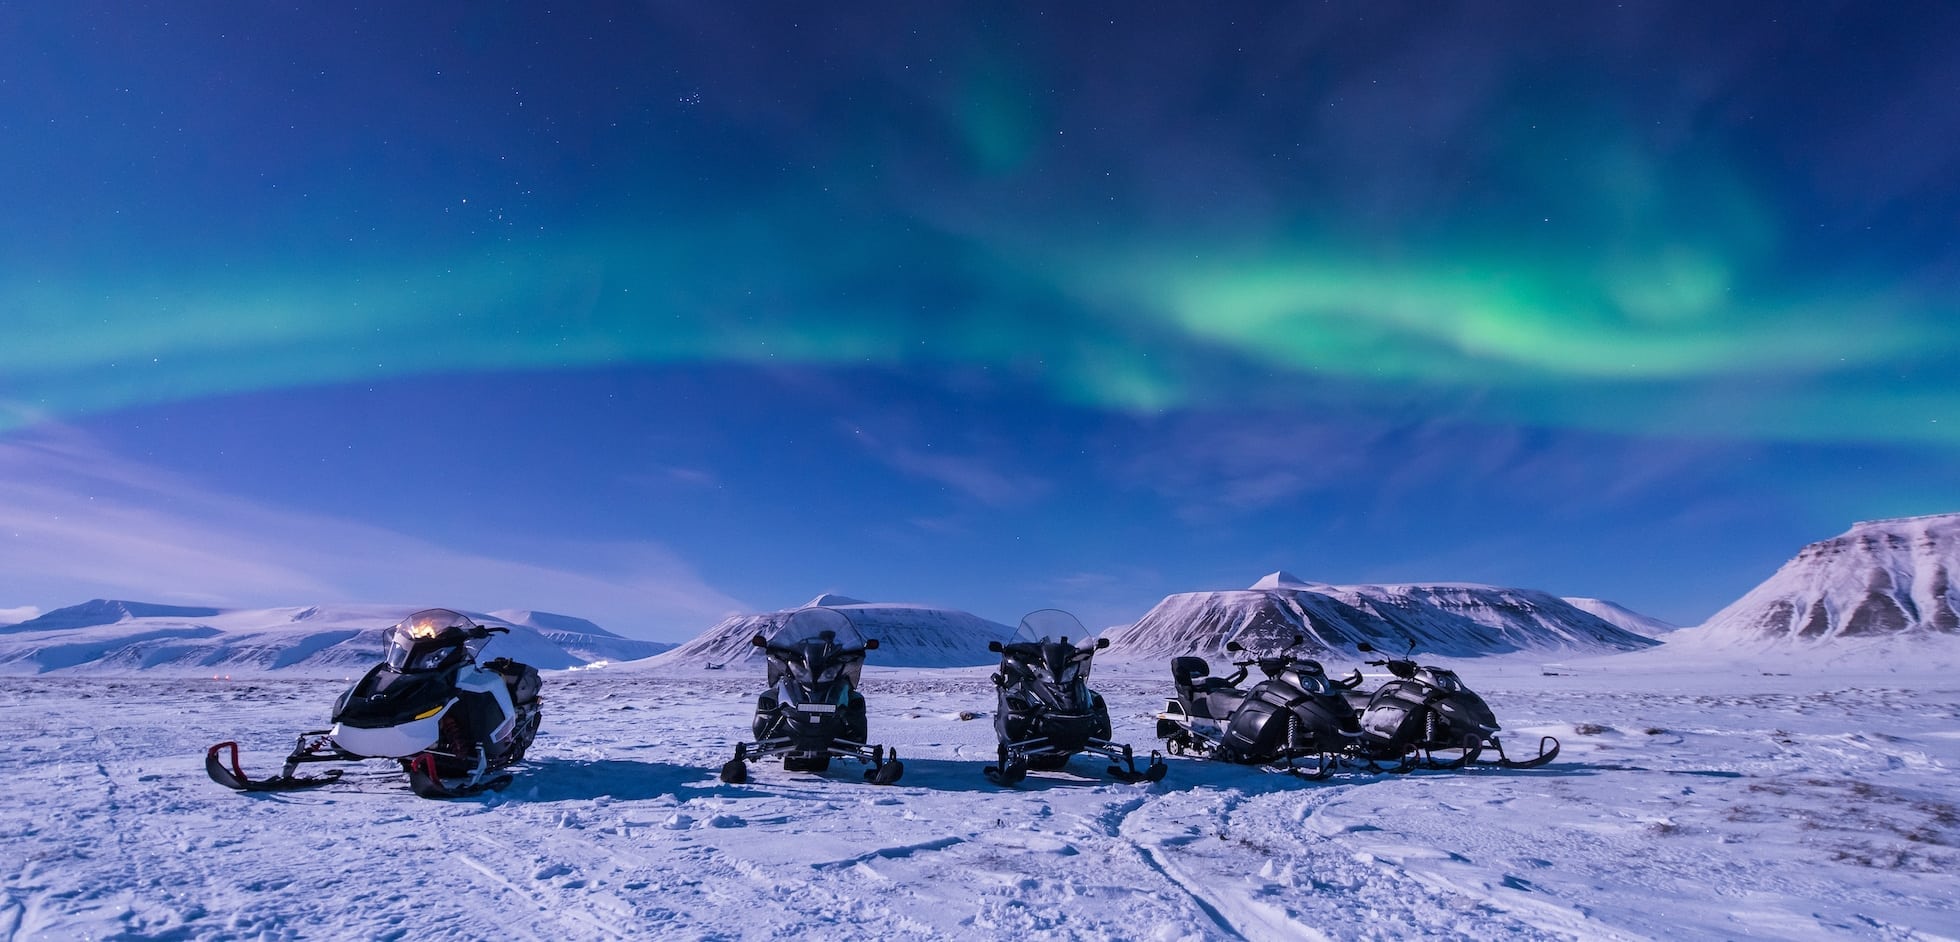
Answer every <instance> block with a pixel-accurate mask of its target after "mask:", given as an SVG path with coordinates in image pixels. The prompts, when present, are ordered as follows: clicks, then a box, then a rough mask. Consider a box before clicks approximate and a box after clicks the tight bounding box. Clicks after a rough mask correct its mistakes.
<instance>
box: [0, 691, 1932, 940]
mask: <svg viewBox="0 0 1960 942" xmlns="http://www.w3.org/2000/svg"><path fill="white" fill-rule="evenodd" d="M1660 653H1661V652H1651V653H1641V654H1632V655H1618V656H1613V657H1606V658H1595V659H1590V660H1583V661H1572V662H1566V663H1556V662H1553V661H1551V660H1549V659H1548V658H1547V657H1545V656H1543V655H1539V656H1536V657H1529V656H1514V657H1509V658H1484V659H1478V660H1474V661H1461V662H1457V664H1456V666H1457V667H1458V669H1459V670H1460V671H1461V673H1462V674H1463V677H1464V679H1465V681H1466V682H1468V683H1469V684H1470V685H1471V686H1473V687H1475V688H1477V689H1478V690H1479V691H1480V692H1482V693H1483V694H1484V695H1485V697H1486V698H1487V699H1488V700H1489V701H1490V703H1491V705H1492V707H1493V708H1494V709H1495V710H1496V712H1497V715H1498V717H1499V719H1500V721H1502V722H1503V724H1504V726H1505V727H1506V730H1507V734H1508V738H1509V741H1510V742H1511V743H1513V744H1514V746H1513V748H1519V747H1525V746H1526V745H1527V744H1529V743H1534V742H1535V741H1536V738H1537V737H1538V736H1539V735H1544V734H1550V735H1556V736H1558V737H1559V738H1560V739H1561V740H1562V741H1563V742H1564V751H1563V752H1562V754H1561V755H1560V756H1559V758H1558V759H1557V760H1556V761H1555V762H1553V763H1552V764H1550V765H1549V766H1546V767H1544V768H1540V769H1536V770H1522V771H1513V770H1495V769H1479V770H1471V771H1461V772H1429V771H1423V772H1417V773H1413V774H1408V775H1394V774H1385V773H1383V774H1367V773H1359V772H1347V773H1340V774H1337V775H1336V776H1335V777H1334V778H1333V779H1331V780H1329V781H1326V782H1318V783H1316V782H1309V781H1303V780H1300V779H1296V778H1294V777H1292V776H1289V775H1285V774H1281V773H1273V772H1266V771H1261V770H1258V769H1253V768H1245V767H1237V766H1229V765H1222V764H1213V763H1206V762H1203V761H1200V760H1195V759H1189V758H1177V757H1173V758H1171V759H1169V760H1168V761H1169V763H1170V767H1171V768H1170V775H1169V777H1168V778H1167V779H1166V780H1165V781H1164V782H1162V783H1159V784H1156V785H1124V784H1117V783H1113V782H1111V781H1109V780H1107V779H1105V778H1104V777H1102V776H1101V775H1100V774H1099V771H1100V770H1099V767H1098V766H1097V765H1096V764H1095V763H1092V762H1091V761H1090V760H1088V759H1085V758H1081V757H1078V758H1077V759H1076V760H1075V762H1074V763H1072V764H1071V766H1070V767H1069V769H1068V770H1066V771H1065V772H1062V773H1036V774H1034V775H1032V776H1030V778H1029V779H1028V780H1027V781H1026V782H1024V783H1022V785H1021V786H1020V787H1018V788H1013V789H1003V788H999V787H996V786H994V785H992V784H990V783H989V782H988V781H987V780H986V779H985V778H983V777H982V775H981V774H980V769H981V767H982V765H984V764H985V762H986V761H987V760H988V759H990V758H991V756H992V753H993V731H992V726H991V722H990V720H991V711H992V709H993V688H992V686H991V684H990V683H989V682H988V680H987V674H988V670H987V669H985V668H980V669H974V668H958V669H921V668H905V669H896V668H885V669H881V668H878V667H876V666H873V667H870V668H868V669H867V670H866V672H865V680H864V685H863V689H864V693H865V695H866V697H867V698H868V700H869V704H870V719H871V730H872V738H873V740H875V741H880V742H883V743H886V744H888V745H891V746H895V747H896V748H897V750H898V752H899V755H900V756H901V758H902V759H903V760H904V762H905V763H906V772H905V776H904V779H903V781H901V782H900V783H899V784H897V785H896V786H893V787H888V788H883V787H877V786H872V785H869V784H865V783H864V782H862V781H861V780H860V778H859V775H858V767H857V766H856V765H855V764H852V763H847V762H843V761H840V762H838V763H837V764H836V765H834V766H833V768H832V770H831V771H830V772H829V773H828V774H826V775H821V776H819V775H812V774H805V773H785V772H783V771H782V770H781V769H780V768H778V767H774V766H773V765H759V766H757V767H756V770H755V774H754V778H753V780H752V781H751V782H749V783H747V784H744V785H739V786H736V785H725V784H722V783H721V782H719V781H718V780H717V778H716V775H715V773H716V769H717V767H718V766H719V765H720V763H721V762H722V761H723V760H724V759H726V758H727V757H728V755H729V754H730V750H731V749H732V744H733V743H734V742H735V741H736V740H737V738H738V737H740V736H741V735H742V734H743V733H744V732H745V730H746V728H747V725H748V720H749V710H750V708H751V706H752V704H753V702H754V694H755V693H756V692H757V690H758V689H759V688H760V687H761V686H762V684H761V680H760V678H759V677H758V676H755V675H754V674H751V673H748V672H745V671H738V670H735V669H732V668H731V669H729V670H723V671H705V670H700V669H671V670H649V669H647V668H646V667H645V666H644V665H636V664H624V665H614V666H612V667H607V668H596V669H585V670H578V671H560V672H552V673H550V674H548V675H547V679H546V687H545V691H544V696H545V698H546V699H545V718H544V725H543V730H542V732H541V734H540V736H539V738H538V740H537V743H536V745H535V746H534V747H533V749H532V750H531V755H530V758H529V760H527V761H526V762H525V763H523V764H522V765H520V766H518V767H516V769H515V770H514V771H516V773H517V779H516V781H515V783H514V784H512V785H511V786H510V787H509V788H508V789H506V790H505V791H503V792H501V793H494V794H488V795H483V796H478V797H475V798H470V799H463V800H457V801H451V802H432V801H425V800H422V799H418V798H416V797H414V796H413V795H411V794H410V793H409V791H408V789H407V787H406V785H405V783H404V782H403V776H402V775H401V774H400V773H399V772H398V771H395V770H394V768H393V767H392V766H390V765H389V764H387V763H385V762H370V763H365V764H363V765H361V766H358V767H356V768H355V769H354V770H353V771H351V772H350V773H349V774H348V776H347V778H346V779H345V780H343V782H342V783H341V784H339V785H337V786H332V787H329V788H325V789H319V790H313V791H306V792H295V793H284V794H257V795H246V794H238V793H233V792H230V791H227V790H225V789H222V788H220V787H218V786H217V785H215V784H213V783H211V782H210V781H209V780H208V779H207V778H206V777H205V775H204V772H203V769H202V764H203V754H204V749H205V747H206V746H208V745H210V744H211V743H213V742H216V741H219V740H223V739H232V738H236V739H238V740H239V741H240V743H241V745H242V746H243V747H244V750H245V763H246V768H247V770H248V771H251V772H254V773H256V774H271V773H273V772H276V771H277V769H278V764H279V760H280V759H281V758H282V757H283V756H284V754H285V751H286V748H287V747H288V746H289V745H290V743H291V739H292V737H293V736H294V735H295V734H297V733H298V732H300V731H301V730H304V729H311V728H317V727H319V726H321V725H324V722H323V721H324V719H325V716H326V714H327V712H328V711H329V710H330V708H331V704H332V702H333V700H334V697H335V696H336V695H337V694H338V693H339V691H340V690H341V689H342V687H343V686H344V683H345V681H344V680H342V679H341V678H339V677H334V678H316V679H301V678H293V677H290V676H279V675H273V676H265V677H255V678H243V677H237V678H233V679H228V680H227V679H222V678H220V679H213V678H210V677H208V676H205V677H159V676H154V675H142V676H133V677H130V678H127V679H116V678H110V677H100V676H89V677H75V676H67V677H63V676H43V677H35V678H8V679H6V681H5V682H4V685H0V737H4V740H5V741H6V742H7V743H8V744H9V745H8V747H7V749H6V750H5V751H4V752H0V781H4V782H5V783H6V785H5V787H4V788H0V846H4V847H5V848H6V850H7V853H6V855H5V858H4V860H3V861H0V936H3V937H6V938H11V939H44V938H45V939H82V938H98V939H99V938H169V939H299V938H373V939H407V938H416V939H422V938H516V939H567V938H572V939H587V938H593V939H605V938H674V939H730V940H733V939H756V940H760V939H775V938H782V937H804V938H866V937H878V938H887V939H938V938H1040V939H1110V938H1123V939H1152V940H1183V939H1192V940H1209V939H1239V938H1244V939H1302V938H1304V939H1314V938H1327V939H1402V938H1509V939H1539V938H1548V939H1563V938H1582V939H1735V938H1774V939H1793V938H1794V939H1804V938H1877V939H1932V938H1960V903H1956V900H1955V897H1956V896H1960V893H1956V892H1955V883H1954V879H1953V874H1954V873H1955V872H1956V871H1960V787H1956V786H1955V784H1954V783H1953V780H1952V774H1953V770H1954V769H1956V768H1960V682H1956V681H1955V680H1954V679H1953V677H1954V675H1953V674H1952V673H1951V672H1950V671H1946V670H1932V669H1925V668H1920V667H1901V668H1899V669H1898V670H1893V669H1892V668H1891V667H1890V666H1889V665H1886V664H1883V663H1872V664H1868V665H1867V666H1866V667H1865V668H1862V669H1856V670H1854V669H1851V668H1847V667H1844V666H1837V667H1831V668H1829V669H1818V668H1816V667H1814V666H1812V667H1810V669H1807V670H1806V669H1805V667H1806V665H1805V663H1804V662H1802V661H1800V660H1791V661H1787V662H1778V663H1776V664H1773V665H1771V666H1765V667H1760V668H1759V666H1758V665H1755V664H1747V665H1745V666H1741V667H1722V666H1719V665H1717V664H1714V663H1698V662H1693V663H1681V662H1678V661H1677V662H1670V661H1668V660H1667V659H1665V658H1661V657H1659V655H1660ZM874 664H875V661H874ZM1329 666H1330V669H1333V670H1339V671H1341V672H1345V670H1346V667H1347V666H1345V665H1344V666H1338V667H1337V666H1336V665H1333V664H1330V665H1329ZM1093 683H1094V686H1096V687H1097V689H1099V690H1101V691H1102V692H1103V693H1104V695H1105V696H1106V697H1107V698H1108V699H1109V701H1110V703H1111V707H1112V711H1113V713H1114V715H1115V717H1116V731H1117V738H1119V739H1127V740H1128V741H1130V742H1132V743H1134V744H1135V745H1137V746H1138V747H1139V748H1140V749H1142V750H1147V749H1149V748H1150V747H1151V746H1153V745H1155V744H1156V740H1155V739H1154V738H1153V732H1154V720H1153V716H1154V714H1155V712H1156V711H1157V710H1158V709H1159V708H1160V707H1161V705H1162V698H1163V696H1164V694H1165V693H1166V692H1167V691H1168V688H1169V682H1168V675H1167V673H1166V672H1165V671H1164V670H1163V669H1162V668H1161V666H1158V665H1155V664H1115V663H1112V664H1099V665H1098V667H1097V672H1096V675H1095V677H1094V680H1093ZM963 716H966V717H970V718H964V719H963V718H962V717H963Z"/></svg>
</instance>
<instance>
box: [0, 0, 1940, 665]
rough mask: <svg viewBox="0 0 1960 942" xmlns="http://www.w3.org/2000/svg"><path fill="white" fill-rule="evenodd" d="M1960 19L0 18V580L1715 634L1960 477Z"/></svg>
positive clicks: (1388, 7)
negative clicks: (1321, 607) (1608, 608)
mask: <svg viewBox="0 0 1960 942" xmlns="http://www.w3.org/2000/svg"><path fill="white" fill-rule="evenodd" d="M1221 10H1222V11H1224V12H1220V11H1221ZM597 11H603V12H597ZM1955 49H1960V6H1955V5H1953V4H1950V3H1913V2H1888V3H1876V4H1874V3H1853V2H1847V3H1823V2H1819V3H1802V4H1705V3H1700V2H1683V3H1659V2H1653V3H1649V2H1642V3H1631V4H1627V5H1625V7H1624V8H1623V7H1621V6H1614V5H1609V4H1606V3H1568V2H1544V3H1461V4H1455V3H1407V4H1403V3H1362V2H1355V3H1332V4H1322V3H1313V4H1228V5H1223V6H1220V5H1215V4H1214V5H1201V4H1178V5H1170V4H1149V3H1143V4H1139V3H1110V4H1093V3H1075V4H1065V5H1059V6H1054V7H1045V8H1044V7H1041V6H1038V5H1033V4H1027V5H1019V4H1015V5H1010V4H995V3H971V4H965V3H883V4H803V3H796V4H791V3H776V4H715V3H697V2H672V3H646V4H624V3H620V4H575V5H567V6H564V7H547V6H545V5H540V4H524V3H497V4H490V3H485V4H448V5H443V4H381V5H375V6H366V5H363V6H360V7H355V6H354V5H352V4H307V5H301V6H299V7H298V8H297V9H295V8H292V7H289V6H287V5H282V4H267V3H235V4H228V3H198V4H181V5H179V4H135V3H99V4H98V3H86V2H81V3H36V2H6V0H0V171H4V176H5V181H6V183H5V186H4V187H0V612H4V611H5V610H8V609H13V608H16V607H18V608H19V609H22V610H25V611H27V612H28V613H31V610H34V609H39V610H46V609H48V608H53V607H57V606H60V605H66V604H73V603H75V602H79V601H82V600H84V599H87V598H91V597H96V596H108V597H120V598H139V599H143V600H148V601H157V602H173V601H174V602H185V603H206V604H225V605H278V604H292V605H304V604H313V603H319V602H333V601H362V602H398V603H402V604H427V605H444V606H453V607H461V608H469V609H474V610H479V611H484V610H490V609H496V608H510V607H518V608H536V609H542V610H549V611H557V612H564V613H568V614H574V615H582V616H585V617H589V618H593V619H595V620H597V621H598V622H600V623H601V624H602V625H605V626H606V627H609V628H611V629H613V630H615V631H619V632H621V633H624V634H629V635H635V636H640V637H648V638H656V639H666V640H678V639H682V638H685V637H688V636H691V635H692V634H694V633H696V632H698V631H700V630H702V629H703V628H705V627H707V626H708V625H709V624H710V623H712V622H713V621H714V620H715V619H716V618H717V617H719V616H720V615H722V614H724V613H727V612H731V611H736V610H744V611H752V610H762V609H773V608H780V607H785V606H790V605H795V604H798V603H800V602H802V601H804V600H806V599H808V598H810V597H812V596H815V595H816V594H818V593H819V592H822V591H837V592H842V593H845V594H848V595H853V596H856V597H859V598H865V599H873V600H887V601H911V602H922V603H930V604H937V605H945V606H950V607H956V608H963V609H967V610H969V611H973V612H975V613H977V614H980V615H983V616H986V617H989V618H993V619H995V620H998V621H1004V622H1007V623H1010V624H1011V623H1013V622H1014V621H1015V620H1016V619H1017V618H1018V617H1019V616H1020V615H1021V614H1022V613H1024V612H1026V611H1029V610H1032V609H1036V608H1043V607H1049V606H1058V607H1062V608H1067V609H1071V610H1073V611H1075V612H1076V613H1077V614H1078V615H1080V616H1082V618H1083V620H1084V621H1085V622H1087V623H1089V624H1092V625H1107V624H1115V623H1119V622H1127V621H1131V620H1134V619H1135V618H1137V617H1139V616H1140V615H1141V614H1142V613H1143V612H1144V611H1145V610H1147V609H1148V608H1149V607H1150V606H1151V605H1152V604H1154V603H1155V602H1156V601H1157V600H1158V599H1159V598H1161V597H1162V596H1163V595H1165V594H1167V593H1170V592H1178V591H1191V590H1200V589H1215V588H1229V587H1243V586H1245V585H1249V584H1250V583H1251V582H1252V581H1253V580H1255V579H1256V578H1258V577H1259V576H1260V575H1262V574H1263V573H1266V572H1268V571H1271V570H1274V569H1280V568H1284V569H1287V570H1289V571H1291V572H1294V573H1296V574H1298V575H1300V576H1301V577H1304V578H1307V579H1313V580H1322V581H1328V582H1395V581H1472V582H1489V583H1496V584H1502V585H1519V586H1527V587H1533V588H1540V589H1545V590H1548V591H1551V592H1554V593H1557V594H1561V595H1587V596H1597V597H1604V598H1609V599H1612V600H1615V601H1618V602H1620V603H1622V604H1625V605H1628V606H1630V607H1632V608H1634V609H1636V610H1639V611H1642V612H1645V613H1647V614H1651V615H1654V616H1657V617H1661V618H1665V619H1669V620H1672V621H1676V622H1680V623H1685V624H1694V623H1698V622H1699V621H1701V620H1702V619H1703V618H1705V617H1707V616H1708V615H1710V614H1712V613H1713V612H1714V611H1715V610H1716V609H1717V608H1720V607H1721V606H1722V605H1724V604H1726V603H1728V602H1729V601H1732V600H1733V599H1734V598H1736V597H1737V596H1739V595H1741V594H1742V593H1743V592H1745V591H1746V590H1748V589H1749V588H1751V587H1752V586H1753V585H1754V584H1755V583H1756V582H1758V581H1760V580H1761V579H1763V578H1764V577H1766V576H1768V575H1769V573H1770V572H1772V571H1773V570H1774V569H1775V567H1776V566H1777V565H1778V564H1780V563H1781V562H1782V561H1783V560H1784V559H1786V558H1787V557H1789V556H1790V555H1792V554H1793V553H1794V552H1795V551H1796V550H1797V549H1798V548H1799V547H1800V546H1801V545H1802V544H1803V543H1805V542H1808V541H1811V540H1815V539H1821V538H1824V537H1828V536H1831V535H1834V534H1836V533H1838V532H1841V531H1842V530H1843V529H1845V528H1846V527H1847V526H1849V525H1850V524H1851V523H1852V522H1854V521H1856V520H1860V519H1869V518H1874V517H1884V516H1897V515H1905V514H1919V513H1936V512H1949V511H1956V510H1960V357H1957V356H1956V353H1960V310H1957V309H1956V308H1960V55H1956V54H1955V52H1954V50H1955Z"/></svg>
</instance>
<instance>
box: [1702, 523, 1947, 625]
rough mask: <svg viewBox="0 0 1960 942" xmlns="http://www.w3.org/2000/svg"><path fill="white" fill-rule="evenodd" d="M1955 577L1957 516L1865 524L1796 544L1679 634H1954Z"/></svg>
mask: <svg viewBox="0 0 1960 942" xmlns="http://www.w3.org/2000/svg"><path fill="white" fill-rule="evenodd" d="M1956 575H1960V514H1939V515H1934V516H1926V517H1902V518H1897V519H1891V520H1869V521H1865V522H1862V523H1858V524H1856V525H1854V526H1853V527H1852V528H1851V529H1850V530H1847V531H1845V532H1844V533H1843V534H1841V535H1839V536H1835V537H1832V538H1831V539H1828V540H1820V541H1818V542H1816V543H1812V544H1810V545H1809V546H1806V547H1804V548H1803V549H1802V551H1800V552H1798V553H1797V555H1796V557H1795V558H1793V559H1791V560H1790V561H1789V562H1787V563H1784V564H1783V566H1782V567H1781V568H1779V569H1777V571H1776V573H1775V574H1774V575H1772V576H1770V577H1769V578H1768V579H1767V580H1764V581H1763V583H1762V584H1761V585H1758V586H1757V587H1755V588H1754V589H1751V590H1750V591H1749V592H1748V593H1747V594H1746V595H1744V596H1743V597H1742V598H1740V599H1737V600H1736V601H1735V602H1734V604H1731V605H1730V606H1729V607H1727V608H1724V609H1722V610H1721V611H1720V612H1717V613H1716V614H1715V616H1714V617H1713V618H1710V619H1709V620H1708V621H1707V622H1705V623H1703V624H1702V625H1701V626H1700V627H1699V628H1696V629H1690V630H1689V631H1688V632H1683V635H1684V638H1683V639H1682V640H1689V641H1692V642H1693V643H1696V644H1699V645H1719V644H1723V643H1731V644H1752V643H1753V644H1760V643H1769V644H1779V645H1781V644H1825V643H1829V642H1834V641H1838V640H1859V639H1884V638H1901V637H1918V638H1948V637H1955V636H1960V586H1956V585H1955V576H1956ZM1672 643H1673V641H1670V644H1672Z"/></svg>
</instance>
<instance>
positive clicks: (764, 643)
mask: <svg viewBox="0 0 1960 942" xmlns="http://www.w3.org/2000/svg"><path fill="white" fill-rule="evenodd" d="M749 643H750V644H753V645H755V646H756V647H758V648H766V647H768V646H769V639H768V638H765V637H763V636H761V635H756V636H755V637H753V638H750V639H749Z"/></svg>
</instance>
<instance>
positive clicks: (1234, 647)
mask: <svg viewBox="0 0 1960 942" xmlns="http://www.w3.org/2000/svg"><path fill="white" fill-rule="evenodd" d="M1225 650H1227V651H1230V652H1232V653H1233V654H1237V653H1239V652H1240V651H1243V650H1245V645H1243V644H1240V643H1238V642H1237V641H1227V642H1225Z"/></svg>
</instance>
